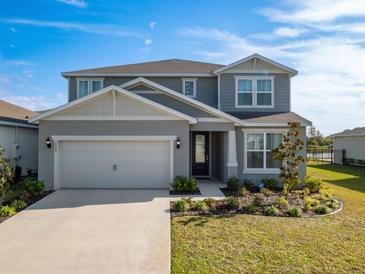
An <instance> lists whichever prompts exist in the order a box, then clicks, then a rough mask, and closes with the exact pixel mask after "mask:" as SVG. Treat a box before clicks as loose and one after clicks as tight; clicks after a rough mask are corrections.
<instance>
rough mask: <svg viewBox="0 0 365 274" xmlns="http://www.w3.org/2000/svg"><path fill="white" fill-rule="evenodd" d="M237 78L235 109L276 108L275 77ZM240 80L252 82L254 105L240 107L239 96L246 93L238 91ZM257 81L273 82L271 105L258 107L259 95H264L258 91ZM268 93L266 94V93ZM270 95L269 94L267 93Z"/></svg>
mask: <svg viewBox="0 0 365 274" xmlns="http://www.w3.org/2000/svg"><path fill="white" fill-rule="evenodd" d="M234 78H235V107H236V108H274V98H275V97H274V80H275V76H237V75H236V76H234ZM238 80H252V105H239V104H238V94H239V93H246V92H239V91H238ZM257 80H271V105H265V106H263V105H258V104H257V94H258V93H264V92H258V91H257ZM265 93H266V92H265ZM267 93H268V92H267Z"/></svg>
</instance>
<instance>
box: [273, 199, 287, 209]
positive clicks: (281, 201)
mask: <svg viewBox="0 0 365 274" xmlns="http://www.w3.org/2000/svg"><path fill="white" fill-rule="evenodd" d="M276 203H277V204H278V207H280V208H287V207H288V205H289V202H288V200H287V199H285V198H284V197H280V198H277V199H276Z"/></svg>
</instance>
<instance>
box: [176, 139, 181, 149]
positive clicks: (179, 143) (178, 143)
mask: <svg viewBox="0 0 365 274" xmlns="http://www.w3.org/2000/svg"><path fill="white" fill-rule="evenodd" d="M180 145H181V141H180V138H177V140H176V148H177V149H179V148H180Z"/></svg>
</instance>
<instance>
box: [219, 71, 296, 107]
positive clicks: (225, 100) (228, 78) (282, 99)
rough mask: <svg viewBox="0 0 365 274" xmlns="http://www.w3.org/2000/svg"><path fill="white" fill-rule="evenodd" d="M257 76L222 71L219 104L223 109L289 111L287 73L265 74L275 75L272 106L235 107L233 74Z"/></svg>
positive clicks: (288, 79) (288, 80)
mask: <svg viewBox="0 0 365 274" xmlns="http://www.w3.org/2000/svg"><path fill="white" fill-rule="evenodd" d="M238 75H242V76H257V75H258V74H251V73H222V74H221V76H220V106H221V110H223V111H242V112H251V111H254V112H273V111H277V112H286V111H290V78H289V75H288V74H281V73H275V74H265V76H271V75H273V76H275V79H274V108H236V107H235V78H234V76H238Z"/></svg>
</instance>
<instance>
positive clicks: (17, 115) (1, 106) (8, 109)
mask: <svg viewBox="0 0 365 274" xmlns="http://www.w3.org/2000/svg"><path fill="white" fill-rule="evenodd" d="M37 114H38V113H37V112H34V111H31V110H29V109H26V108H23V107H20V106H17V105H14V104H11V103H9V102H6V101H4V100H0V116H1V117H8V118H14V119H18V120H19V119H20V120H23V121H24V120H28V119H29V118H31V117H34V116H36V115H37Z"/></svg>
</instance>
